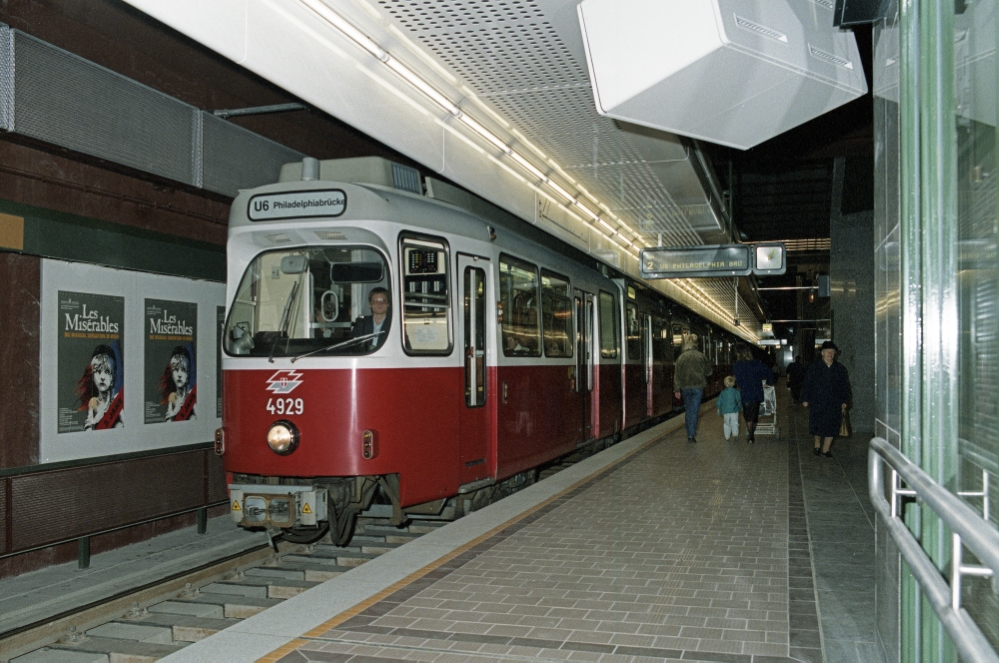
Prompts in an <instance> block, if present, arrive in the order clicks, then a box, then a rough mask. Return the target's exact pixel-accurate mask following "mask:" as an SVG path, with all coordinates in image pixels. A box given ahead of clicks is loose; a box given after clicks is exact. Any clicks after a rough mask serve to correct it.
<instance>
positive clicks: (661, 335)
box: [652, 315, 671, 364]
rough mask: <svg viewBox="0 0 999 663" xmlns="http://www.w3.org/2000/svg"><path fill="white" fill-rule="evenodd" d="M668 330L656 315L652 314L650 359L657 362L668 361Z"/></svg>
mask: <svg viewBox="0 0 999 663" xmlns="http://www.w3.org/2000/svg"><path fill="white" fill-rule="evenodd" d="M668 336H669V332H668V329H667V327H666V326H665V325H664V323H663V319H662V318H660V317H659V316H658V315H654V316H652V360H653V361H654V362H656V363H657V364H659V363H669V361H670V357H671V355H670V351H669V338H668Z"/></svg>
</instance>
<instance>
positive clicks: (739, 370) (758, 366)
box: [732, 345, 774, 444]
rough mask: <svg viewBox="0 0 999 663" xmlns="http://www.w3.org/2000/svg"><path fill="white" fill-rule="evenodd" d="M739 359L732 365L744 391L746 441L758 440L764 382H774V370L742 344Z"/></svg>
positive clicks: (740, 388) (736, 380)
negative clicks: (757, 432)
mask: <svg viewBox="0 0 999 663" xmlns="http://www.w3.org/2000/svg"><path fill="white" fill-rule="evenodd" d="M737 356H738V357H739V361H737V362H735V365H734V366H732V372H733V373H734V374H735V382H736V384H738V385H739V391H740V392H741V393H742V416H743V417H745V419H746V442H748V443H749V444H753V443H754V442H756V423H757V421H758V420H759V417H760V403H762V402H763V383H764V382H766V383H767V384H769V385H772V384H773V383H774V372H773V371H771V370H770V368H768V367H767V365H766V364H764V363H763V362H762V361H760V360H759V359H756V358H754V357H753V352H752V351H751V350H750V349H749V348H748V347H746V346H745V345H741V346H740V347H739V349H738V351H737Z"/></svg>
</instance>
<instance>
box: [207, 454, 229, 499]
mask: <svg viewBox="0 0 999 663" xmlns="http://www.w3.org/2000/svg"><path fill="white" fill-rule="evenodd" d="M205 455H206V456H207V457H208V460H207V463H208V503H209V504H211V503H213V502H221V501H222V500H224V499H228V497H229V493H228V491H227V490H226V480H225V470H224V469H222V457H221V456H216V455H215V452H214V451H205Z"/></svg>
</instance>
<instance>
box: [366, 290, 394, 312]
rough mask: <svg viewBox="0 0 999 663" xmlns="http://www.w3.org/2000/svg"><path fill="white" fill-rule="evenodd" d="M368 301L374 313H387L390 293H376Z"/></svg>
mask: <svg viewBox="0 0 999 663" xmlns="http://www.w3.org/2000/svg"><path fill="white" fill-rule="evenodd" d="M368 303H369V304H370V305H371V312H372V313H385V312H386V311H388V307H389V301H388V295H386V294H384V293H379V294H377V295H375V296H374V297H372V298H371V299H369V300H368Z"/></svg>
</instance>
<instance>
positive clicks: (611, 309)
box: [600, 290, 619, 359]
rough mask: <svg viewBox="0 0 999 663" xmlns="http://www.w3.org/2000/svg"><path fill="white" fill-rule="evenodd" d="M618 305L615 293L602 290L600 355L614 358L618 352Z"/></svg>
mask: <svg viewBox="0 0 999 663" xmlns="http://www.w3.org/2000/svg"><path fill="white" fill-rule="evenodd" d="M618 347H619V346H618V331H617V306H616V305H615V304H614V295H612V294H610V293H609V292H604V291H603V290H601V291H600V356H601V357H602V358H604V359H613V358H614V357H617V354H618Z"/></svg>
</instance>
